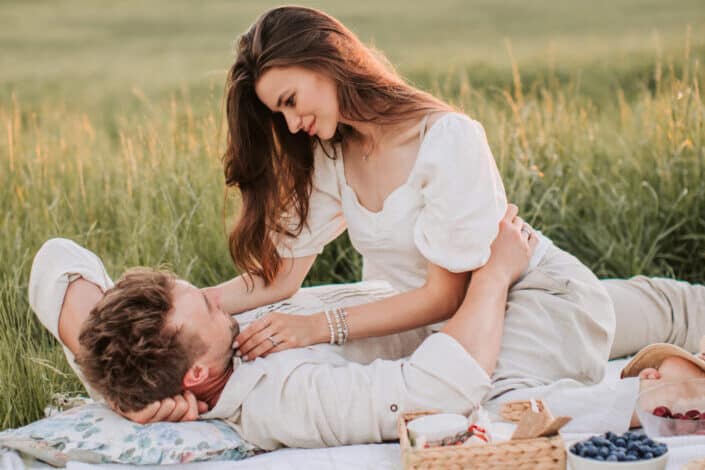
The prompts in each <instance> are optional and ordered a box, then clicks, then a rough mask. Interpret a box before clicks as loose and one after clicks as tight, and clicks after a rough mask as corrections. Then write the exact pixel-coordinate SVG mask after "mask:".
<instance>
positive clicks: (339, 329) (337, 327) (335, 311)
mask: <svg viewBox="0 0 705 470" xmlns="http://www.w3.org/2000/svg"><path fill="white" fill-rule="evenodd" d="M333 318H334V319H335V330H336V332H337V333H338V335H337V339H336V341H335V344H337V345H341V344H343V321H342V320H341V318H340V307H338V306H337V305H336V306H335V307H333Z"/></svg>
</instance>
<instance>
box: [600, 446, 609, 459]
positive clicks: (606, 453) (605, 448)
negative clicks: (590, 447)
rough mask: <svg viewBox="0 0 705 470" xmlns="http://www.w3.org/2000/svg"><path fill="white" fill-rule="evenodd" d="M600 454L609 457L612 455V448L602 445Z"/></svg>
mask: <svg viewBox="0 0 705 470" xmlns="http://www.w3.org/2000/svg"><path fill="white" fill-rule="evenodd" d="M600 455H601V456H603V457H607V456H608V455H610V450H609V449H608V448H607V447H600Z"/></svg>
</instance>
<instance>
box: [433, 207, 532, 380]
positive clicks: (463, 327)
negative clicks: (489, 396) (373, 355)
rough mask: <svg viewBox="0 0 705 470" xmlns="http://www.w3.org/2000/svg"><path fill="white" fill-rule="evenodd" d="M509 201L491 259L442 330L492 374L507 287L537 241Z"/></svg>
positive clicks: (502, 324) (523, 264)
mask: <svg viewBox="0 0 705 470" xmlns="http://www.w3.org/2000/svg"><path fill="white" fill-rule="evenodd" d="M516 214H517V207H516V206H514V205H512V204H510V205H509V207H508V208H507V213H506V214H505V216H504V218H503V219H502V221H501V222H500V224H499V234H498V235H497V238H496V239H495V240H494V242H492V250H491V251H492V254H491V255H490V259H489V261H488V262H487V264H485V265H484V266H482V267H481V268H479V269H477V270H475V271H474V272H473V275H472V279H471V281H470V286H469V287H468V291H467V294H466V296H465V300H464V301H463V304H462V305H461V306H460V308H459V309H458V311H457V313H456V314H455V315H453V318H451V319H450V320H448V322H447V323H446V324H445V325H444V326H443V329H441V332H443V333H446V334H448V335H450V336H452V337H453V338H455V339H456V340H457V341H458V342H459V343H460V344H461V345H462V346H463V347H464V348H465V349H466V350H467V352H468V353H469V354H470V355H471V356H472V357H473V358H474V359H475V360H476V361H477V363H478V364H480V366H481V367H482V368H483V369H485V372H487V374H488V375H492V373H493V372H494V369H495V366H496V364H497V358H498V356H499V350H500V346H501V343H502V334H503V332H504V312H505V311H506V306H507V295H508V292H509V287H510V286H511V285H512V284H514V283H515V282H516V281H517V280H518V279H519V277H520V276H521V274H522V273H523V272H524V270H525V269H526V267H527V266H528V264H529V260H530V259H531V255H532V254H533V252H534V249H535V248H536V245H538V237H536V236H535V235H534V234H533V231H532V230H522V227H523V226H524V221H523V220H522V219H521V218H520V217H517V216H516Z"/></svg>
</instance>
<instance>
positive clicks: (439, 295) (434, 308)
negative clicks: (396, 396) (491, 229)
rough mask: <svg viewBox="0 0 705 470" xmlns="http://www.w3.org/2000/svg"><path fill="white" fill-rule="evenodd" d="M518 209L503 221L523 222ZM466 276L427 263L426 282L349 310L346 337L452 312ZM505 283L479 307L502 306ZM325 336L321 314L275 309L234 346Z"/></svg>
mask: <svg viewBox="0 0 705 470" xmlns="http://www.w3.org/2000/svg"><path fill="white" fill-rule="evenodd" d="M517 211H518V210H517V208H516V206H513V205H510V207H509V208H508V209H507V212H506V214H505V217H504V218H503V219H502V222H501V224H514V223H520V226H519V229H520V228H521V224H523V221H522V220H521V218H519V217H516V214H517ZM510 216H511V219H509V220H508V219H507V217H510ZM500 230H501V227H500ZM498 256H501V255H495V258H497V257H498ZM502 262H504V259H503V258H502V261H500V262H499V264H500V267H501V269H495V268H493V269H490V270H488V271H489V273H490V275H487V274H482V275H481V276H480V277H481V279H480V280H478V281H477V282H476V283H475V285H476V286H477V285H480V286H483V285H485V284H488V283H491V282H494V281H493V280H489V281H488V280H485V279H483V278H485V277H492V278H494V277H496V276H497V275H498V273H501V274H502V275H505V274H506V272H507V268H506V267H505V266H504V265H502V264H501V263H502ZM527 262H528V261H527ZM495 263H498V262H497V261H496V262H495ZM515 264H517V263H516V262H515ZM525 268H526V265H523V266H522V267H521V269H520V270H519V271H518V272H519V273H521V272H522V271H523V270H524V269H525ZM476 272H483V271H481V270H478V271H476ZM474 275H475V274H474ZM474 275H473V276H474ZM505 277H506V276H505ZM467 279H468V273H451V272H449V271H447V270H445V269H443V268H441V267H439V266H437V265H434V264H432V263H430V265H429V270H428V275H427V280H426V283H425V284H424V285H423V286H422V287H420V288H418V289H414V290H411V291H409V292H404V293H401V294H397V295H394V296H391V297H388V298H386V299H383V300H380V301H377V302H371V303H368V304H364V305H358V306H355V307H349V308H347V309H346V312H347V314H348V324H349V338H350V339H354V338H366V337H370V336H383V335H388V334H393V333H398V332H401V331H407V330H410V329H414V328H418V327H421V326H425V325H431V324H433V323H437V322H439V321H443V320H447V319H448V318H449V317H450V316H451V315H453V314H454V313H455V312H456V310H457V309H458V307H459V306H460V304H461V302H463V298H465V299H466V303H467V302H468V297H469V296H468V295H467V291H466V287H467ZM471 285H472V283H471ZM484 287H486V286H484ZM508 287H509V286H508V285H507V286H502V288H503V290H504V296H502V295H500V294H497V293H496V292H498V291H501V290H502V289H499V290H495V291H494V292H495V294H493V295H488V296H487V297H486V298H481V302H482V307H483V308H487V307H489V305H488V304H491V305H492V306H497V305H501V307H502V309H504V304H505V302H506V291H507V290H508ZM481 289H482V287H474V288H473V290H477V291H479V292H481ZM472 302H477V300H473V301H472ZM502 311H503V310H502ZM490 329H492V325H489V326H487V330H490ZM488 332H489V331H488ZM491 333H492V334H495V331H494V330H492V332H491ZM498 337H501V328H500V331H499V336H498ZM270 338H271V340H270ZM329 339H330V330H329V327H328V322H327V320H326V318H325V314H324V313H317V314H314V315H287V314H281V313H276V312H273V313H270V314H269V315H266V316H264V317H263V318H261V319H259V320H257V321H255V322H253V323H252V324H251V325H250V326H248V327H247V328H246V329H245V330H244V331H243V332H242V333H240V335H239V336H238V338H237V347H238V348H239V350H238V354H239V355H241V356H242V357H243V358H244V359H246V360H248V359H253V358H255V357H259V356H262V355H266V354H269V353H272V352H277V351H282V350H284V349H289V348H292V347H302V346H308V345H311V344H318V343H325V342H328V341H329ZM274 343H276V344H277V345H276V346H275V345H274Z"/></svg>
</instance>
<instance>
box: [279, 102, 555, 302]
mask: <svg viewBox="0 0 705 470" xmlns="http://www.w3.org/2000/svg"><path fill="white" fill-rule="evenodd" d="M425 124H426V119H423V120H422V122H421V125H420V128H421V130H420V135H419V138H420V140H421V145H420V148H419V151H418V155H417V158H416V162H415V164H414V165H413V167H412V170H411V173H410V174H409V177H408V179H407V180H406V182H405V183H404V184H402V185H401V186H399V187H398V188H396V189H395V190H394V191H392V193H391V194H390V195H389V196H388V197H387V199H386V200H385V201H384V205H383V207H382V209H381V210H380V211H379V212H372V211H370V210H368V209H367V208H365V207H364V206H363V205H362V204H360V202H359V200H358V198H357V195H356V194H355V192H354V191H353V189H352V188H351V187H350V186H349V185H348V184H347V181H346V178H345V170H344V165H343V158H344V156H342V151H341V149H340V147H339V146H336V147H335V148H327V149H326V150H327V151H328V153H329V154H330V155H331V156H334V155H335V156H337V158H335V159H333V158H330V157H328V156H327V155H326V153H325V151H324V150H323V149H322V148H320V147H319V148H317V149H316V153H315V162H314V176H313V189H312V193H311V198H310V202H309V215H308V220H307V224H306V226H305V227H304V229H303V231H302V232H301V234H300V235H299V236H298V237H297V238H295V239H293V238H282V239H280V241H279V243H278V250H279V254H280V255H281V256H283V257H294V258H296V257H302V256H308V255H312V254H318V253H320V252H321V251H322V250H323V248H324V246H325V245H326V244H327V243H328V242H330V241H332V240H333V239H335V238H336V237H337V236H338V235H340V234H341V233H342V232H343V231H344V230H345V229H346V228H347V230H348V235H349V236H350V240H351V242H352V245H353V246H354V247H355V249H356V250H357V251H358V252H359V253H361V254H362V256H363V273H362V278H363V280H386V281H388V282H389V283H390V284H391V285H392V287H394V288H395V289H396V290H398V291H402V292H403V291H408V290H411V289H414V288H418V287H421V286H422V285H423V284H424V281H425V280H426V273H427V271H428V262H429V261H430V262H432V263H434V264H436V265H438V266H441V267H443V268H445V269H447V270H448V271H451V272H466V271H471V270H473V269H476V268H478V267H480V266H482V265H483V264H485V263H486V262H487V260H488V259H489V256H490V245H491V243H492V241H493V240H494V238H495V237H496V235H497V231H498V223H499V221H500V219H501V218H502V216H503V215H504V213H505V210H506V208H507V198H506V195H505V191H504V185H503V184H502V179H501V177H500V174H499V171H498V170H497V165H496V164H495V161H494V157H493V156H492V152H491V151H490V148H489V145H488V144H487V138H486V136H485V131H484V129H483V127H482V125H481V124H480V123H479V122H477V121H473V120H471V119H470V118H468V117H467V116H465V115H463V114H459V113H447V114H445V115H443V116H441V117H440V118H438V119H437V120H436V122H434V123H433V125H431V126H430V128H429V129H428V130H427V131H426V132H424V131H425V127H426V125H425ZM341 156H342V158H341ZM539 237H540V241H539V246H538V247H537V249H536V251H535V253H534V255H533V258H532V260H531V264H530V267H529V269H530V268H532V267H534V266H536V265H537V264H538V263H539V261H540V260H541V258H542V257H543V255H544V254H545V253H546V250H547V248H548V246H549V245H550V244H551V242H550V240H548V239H547V238H546V237H544V236H542V235H540V234H539Z"/></svg>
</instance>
